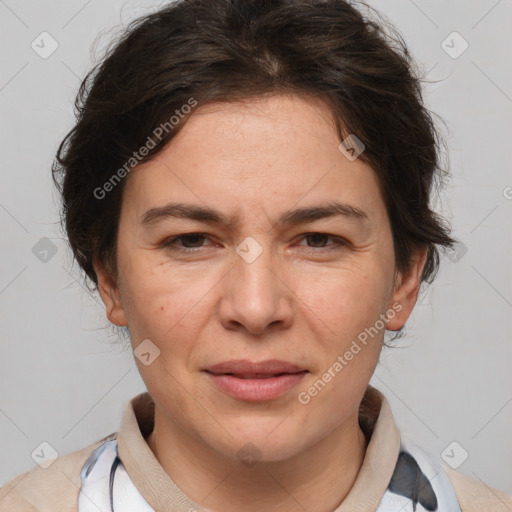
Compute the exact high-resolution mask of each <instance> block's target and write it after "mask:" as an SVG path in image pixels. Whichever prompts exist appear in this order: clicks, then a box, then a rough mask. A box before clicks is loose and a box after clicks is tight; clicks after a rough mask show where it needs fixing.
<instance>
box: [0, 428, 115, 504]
mask: <svg viewBox="0 0 512 512" xmlns="http://www.w3.org/2000/svg"><path fill="white" fill-rule="evenodd" d="M116 436H117V434H111V435H110V436H107V437H105V438H103V439H101V440H99V441H97V442H95V443H93V444H91V445H89V446H87V447H85V448H82V449H81V450H78V451H76V452H73V453H70V454H67V455H63V456H61V457H58V458H56V459H55V460H54V461H53V462H52V463H51V465H50V466H48V467H46V469H45V468H43V467H40V466H36V467H35V468H33V469H31V470H30V471H27V472H26V473H23V474H21V475H18V476H17V477H16V478H14V479H13V480H11V481H10V482H8V483H7V484H6V485H4V486H3V487H2V488H0V512H12V511H14V510H15V511H16V512H76V510H77V501H78V494H79V492H80V484H81V480H80V471H81V470H82V467H83V466H84V464H85V463H86V461H87V459H88V458H89V456H90V455H91V453H92V452H93V451H94V450H95V449H96V448H97V447H98V446H100V445H101V444H102V443H104V442H105V441H107V440H109V439H115V438H116Z"/></svg>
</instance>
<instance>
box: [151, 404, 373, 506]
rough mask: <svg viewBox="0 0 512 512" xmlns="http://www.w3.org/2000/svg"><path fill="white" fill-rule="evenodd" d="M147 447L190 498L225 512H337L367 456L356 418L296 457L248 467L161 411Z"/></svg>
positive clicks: (158, 413) (157, 414)
mask: <svg viewBox="0 0 512 512" xmlns="http://www.w3.org/2000/svg"><path fill="white" fill-rule="evenodd" d="M147 443H148V445H149V447H150V449H151V450H152V452H153V453H154V454H155V457H156V458H157V460H158V461H159V463H160V465H161V466H162V467H163V469H164V471H165V472H166V473H167V474H168V475H169V477H170V478H171V479H172V480H173V481H174V483H175V484H176V485H177V486H178V487H180V489H181V490H182V491H183V492H184V493H185V494H187V496H188V497H189V498H190V499H192V500H193V501H195V502H196V503H200V504H201V505H203V506H205V507H207V508H208V509H209V510H212V511H222V512H235V511H239V510H244V511H246V512H256V511H258V512H259V511H261V510H265V511H266V512H277V511H279V512H304V510H311V511H315V512H332V511H333V510H334V509H335V508H336V507H337V506H339V505H340V503H341V502H342V501H343V500H344V499H345V497H346V495H347V494H348V492H349V491H350V489H351V487H352V486H353V484H354V482H355V480H356V477H357V474H358V472H359V470H360V468H361V465H362V463H363V459H364V455H365V451H366V439H365V436H364V434H363V432H362V430H361V429H360V427H359V423H358V418H357V415H354V416H353V417H350V418H348V419H347V421H345V423H344V424H343V425H341V426H339V427H338V428H337V429H336V430H335V431H333V432H332V433H331V434H329V435H328V436H327V437H325V438H323V439H322V440H321V441H319V442H318V443H316V444H314V445H312V446H311V447H309V448H308V449H307V450H305V451H303V452H301V453H300V454H297V455H295V456H293V457H292V458H289V459H287V460H284V461H272V462H268V461H267V462H265V461H259V462H258V463H257V464H255V465H254V466H252V467H246V466H244V465H243V464H241V463H240V461H239V460H233V459H230V458H228V457H223V456H222V455H220V454H219V452H217V451H214V450H212V449H210V448H209V447H208V446H205V445H204V444H202V443H201V442H200V441H199V440H197V439H195V438H192V437H191V436H190V435H188V433H186V432H184V431H183V430H181V429H179V428H178V427H177V426H176V425H175V424H173V423H172V422H171V421H170V419H169V418H168V417H166V416H165V414H163V413H160V411H159V408H158V406H157V407H156V408H155V426H154V429H153V432H152V433H151V434H150V436H149V437H148V438H147Z"/></svg>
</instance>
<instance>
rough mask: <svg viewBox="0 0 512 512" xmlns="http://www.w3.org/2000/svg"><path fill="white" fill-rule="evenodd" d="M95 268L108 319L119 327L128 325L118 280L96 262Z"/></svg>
mask: <svg viewBox="0 0 512 512" xmlns="http://www.w3.org/2000/svg"><path fill="white" fill-rule="evenodd" d="M93 267H94V271H95V272H96V277H97V279H98V291H99V292H100V296H101V300H102V301H103V304H105V310H106V314H107V318H108V319H109V320H110V322H112V323H113V324H115V325H117V326H119V327H123V326H125V325H128V321H127V319H126V314H125V311H124V307H123V303H122V301H121V293H120V291H119V287H118V286H117V283H116V280H115V279H114V278H113V277H112V275H111V274H110V273H109V272H107V270H106V269H105V268H104V266H103V265H101V264H100V263H98V262H97V261H96V260H95V261H94V263H93Z"/></svg>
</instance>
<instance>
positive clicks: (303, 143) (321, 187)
mask: <svg viewBox="0 0 512 512" xmlns="http://www.w3.org/2000/svg"><path fill="white" fill-rule="evenodd" d="M77 105H78V108H79V113H78V119H77V124H76V126H75V127H74V129H73V130H72V131H71V132H70V134H68V136H67V137H66V139H65V140H64V141H63V143H62V144H61V146H60V148H59V152H58V155H57V159H56V162H55V165H54V169H53V170H54V177H55V180H56V183H57V185H58V186H59V189H60V191H61V193H62V197H63V221H64V223H65V227H66V230H67V234H68V238H69V243H70V245H71V248H72V250H73V252H74V255H75V257H76V260H77V261H78V263H79V264H80V266H81V267H82V269H83V270H84V272H85V274H86V275H87V277H88V278H89V279H90V280H91V281H92V282H93V283H94V285H95V287H96V288H97V290H98V291H99V293H100V295H101V298H102V300H103V302H104V304H105V308H106V315H107V317H108V319H109V320H110V322H112V323H113V324H115V325H117V326H120V327H126V328H127V329H128V331H129V335H130V340H131V343H132V348H133V351H134V355H135V361H136V363H137V366H138V368H139V371H140V374H141V376H142V378H143V380H144V382H145V384H146V386H147V390H148V392H147V393H143V394H141V395H139V396H137V397H135V398H133V399H132V400H131V401H130V402H129V403H128V404H127V407H126V411H125V415H124V417H123V421H122V426H121V429H120V431H119V432H117V433H114V434H112V435H110V436H108V437H106V438H104V439H102V440H100V441H98V442H96V443H95V444H93V445H91V446H88V447H86V448H84V449H82V450H80V451H78V452H74V453H72V454H69V455H66V456H63V457H59V458H57V459H56V460H55V461H53V462H51V463H49V464H46V465H45V467H44V468H43V467H38V468H36V469H34V470H32V471H30V472H28V473H26V474H24V475H20V476H19V477H18V478H16V479H14V480H13V481H12V482H11V483H9V484H7V485H6V486H5V487H4V488H3V489H2V491H1V492H2V494H0V510H2V511H4V510H5V511H7V510H9V511H11V510H16V511H34V510H52V511H76V510H78V511H80V512H85V511H93V510H94V511H95V510H101V511H122V512H129V511H194V510H211V511H216V512H217V511H222V512H231V511H239V510H244V511H249V512H251V511H260V510H264V511H267V512H268V511H270V512H272V511H277V510H279V511H280V512H281V511H289V512H295V511H299V510H300V511H303V510H307V511H315V512H331V511H338V512H341V511H354V510H357V511H378V512H383V511H398V510H404V511H408V510H411V511H413V510H415V511H423V510H429V511H434V510H438V511H461V510H462V511H464V512H466V511H472V510H475V511H476V510H478V511H481V510H493V511H500V510H508V509H512V498H510V497H509V496H507V495H505V494H504V493H502V492H500V491H498V490H496V489H491V488H488V487H486V486H485V485H483V484H482V483H480V482H478V481H476V480H473V479H470V478H468V477H466V476H464V475H463V474H461V473H458V472H456V471H453V470H452V469H450V468H449V467H448V466H446V465H442V464H440V463H438V462H437V461H436V460H434V459H433V458H432V457H430V456H429V455H428V454H426V453H425V452H424V451H423V450H422V449H421V448H420V447H418V446H416V445H415V444H414V443H412V442H411V441H410V440H408V439H406V438H405V437H404V436H401V435H400V433H399V431H398V429H397V427H396V424H395V423H394V420H393V417H392V414H391V411H390V407H389V404H388V402H387V401H386V399H385V397H384V396H383V395H382V394H381V393H380V392H379V391H378V390H376V389H375V388H373V387H371V386H369V381H370V378H371V376H372V374H373V371H374V369H375V367H376V365H377V363H378V359H379V355H380V352H381V349H382V346H383V343H384V335H385V332H386V331H395V332H397V333H398V334H400V332H401V329H402V327H403V326H404V324H405V322H406V321H407V319H408V317H409V315H410V314H411V312H412V310H413V307H414V305H415V303H416V300H417V297H418V292H419V289H420V286H421V285H422V284H424V283H429V282H431V281H432V280H433V278H434V276H435V273H436V270H437V267H438V263H439V248H442V247H451V246H452V244H453V240H452V238H451V237H450V235H449V232H448V229H447V227H446V226H445V225H444V224H443V222H442V221H441V220H440V219H439V217H438V216H437V215H436V214H435V213H434V212H433V211H432V210H431V209H430V207H429V200H430V195H431V191H432V185H433V181H434V179H436V178H439V176H438V173H439V170H438V167H437V164H438V158H439V155H438V151H439V147H438V138H437V133H436V131H435V128H434V126H433V123H432V120H431V118H430V115H429V113H428V111H427V110H426V109H425V107H424V106H423V104H422V100H421V92H420V85H419V81H418V79H417V78H416V77H415V74H414V68H413V64H412V61H411V60H410V58H409V56H408V54H407V50H406V48H405V47H404V46H403V43H402V42H401V40H400V39H399V37H398V36H396V35H394V33H393V31H392V30H391V29H390V28H389V27H386V26H385V25H384V24H383V23H380V24H376V23H375V21H371V19H370V18H369V17H367V16H365V15H363V14H362V12H360V11H358V10H356V9H355V8H354V7H353V6H352V5H351V4H349V3H347V2H345V1H343V0H330V1H321V0H315V1H306V0H301V1H294V2H291V1H284V0H282V1H272V2H270V1H261V0H259V1H254V0H252V1H251V0H230V1H228V0H208V1H200V0H192V1H178V2H174V3H172V4H169V6H168V7H166V8H164V9H162V10H160V11H158V12H156V13H154V14H152V15H150V16H147V17H145V18H142V19H140V20H137V21H136V22H134V23H133V24H132V25H131V26H130V27H129V30H128V31H127V32H126V34H125V35H124V36H123V38H122V39H121V40H120V41H119V42H118V44H117V45H116V46H115V47H114V48H112V50H111V51H110V52H109V54H108V55H107V57H106V58H105V60H104V61H103V62H102V63H100V65H99V66H98V67H97V68H95V69H94V70H93V71H92V72H91V73H90V74H89V75H88V77H87V78H86V79H85V80H84V82H83V84H82V88H81V90H80V93H79V98H78V102H77Z"/></svg>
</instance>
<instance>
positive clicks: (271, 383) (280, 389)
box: [205, 359, 308, 402]
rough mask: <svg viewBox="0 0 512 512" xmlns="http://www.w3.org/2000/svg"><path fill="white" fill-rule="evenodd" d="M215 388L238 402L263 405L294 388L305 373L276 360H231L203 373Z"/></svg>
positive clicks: (298, 367)
mask: <svg viewBox="0 0 512 512" xmlns="http://www.w3.org/2000/svg"><path fill="white" fill-rule="evenodd" d="M205 372H206V373H207V375H208V376H209V377H210V379H211V380H212V381H213V383H214V384H215V386H216V388H217V389H218V390H220V391H221V392H223V393H224V394H226V395H228V396H230V397H232V398H236V399H238V400H243V401H250V402H262V401H268V400H273V399H276V398H278V397H280V396H282V395H284V394H286V393H287V392H288V391H290V390H291V389H292V388H293V387H295V386H296V385H297V384H298V383H299V382H300V381H301V380H302V379H303V378H304V376H305V375H306V374H307V373H308V370H305V369H304V368H301V367H300V366H297V365H296V364H292V363H289V362H286V361H279V360H276V359H272V360H267V361H262V362H258V363H255V362H251V361H247V360H232V361H225V362H222V363H218V364H216V365H214V366H211V367H209V368H207V369H206V370H205Z"/></svg>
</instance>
